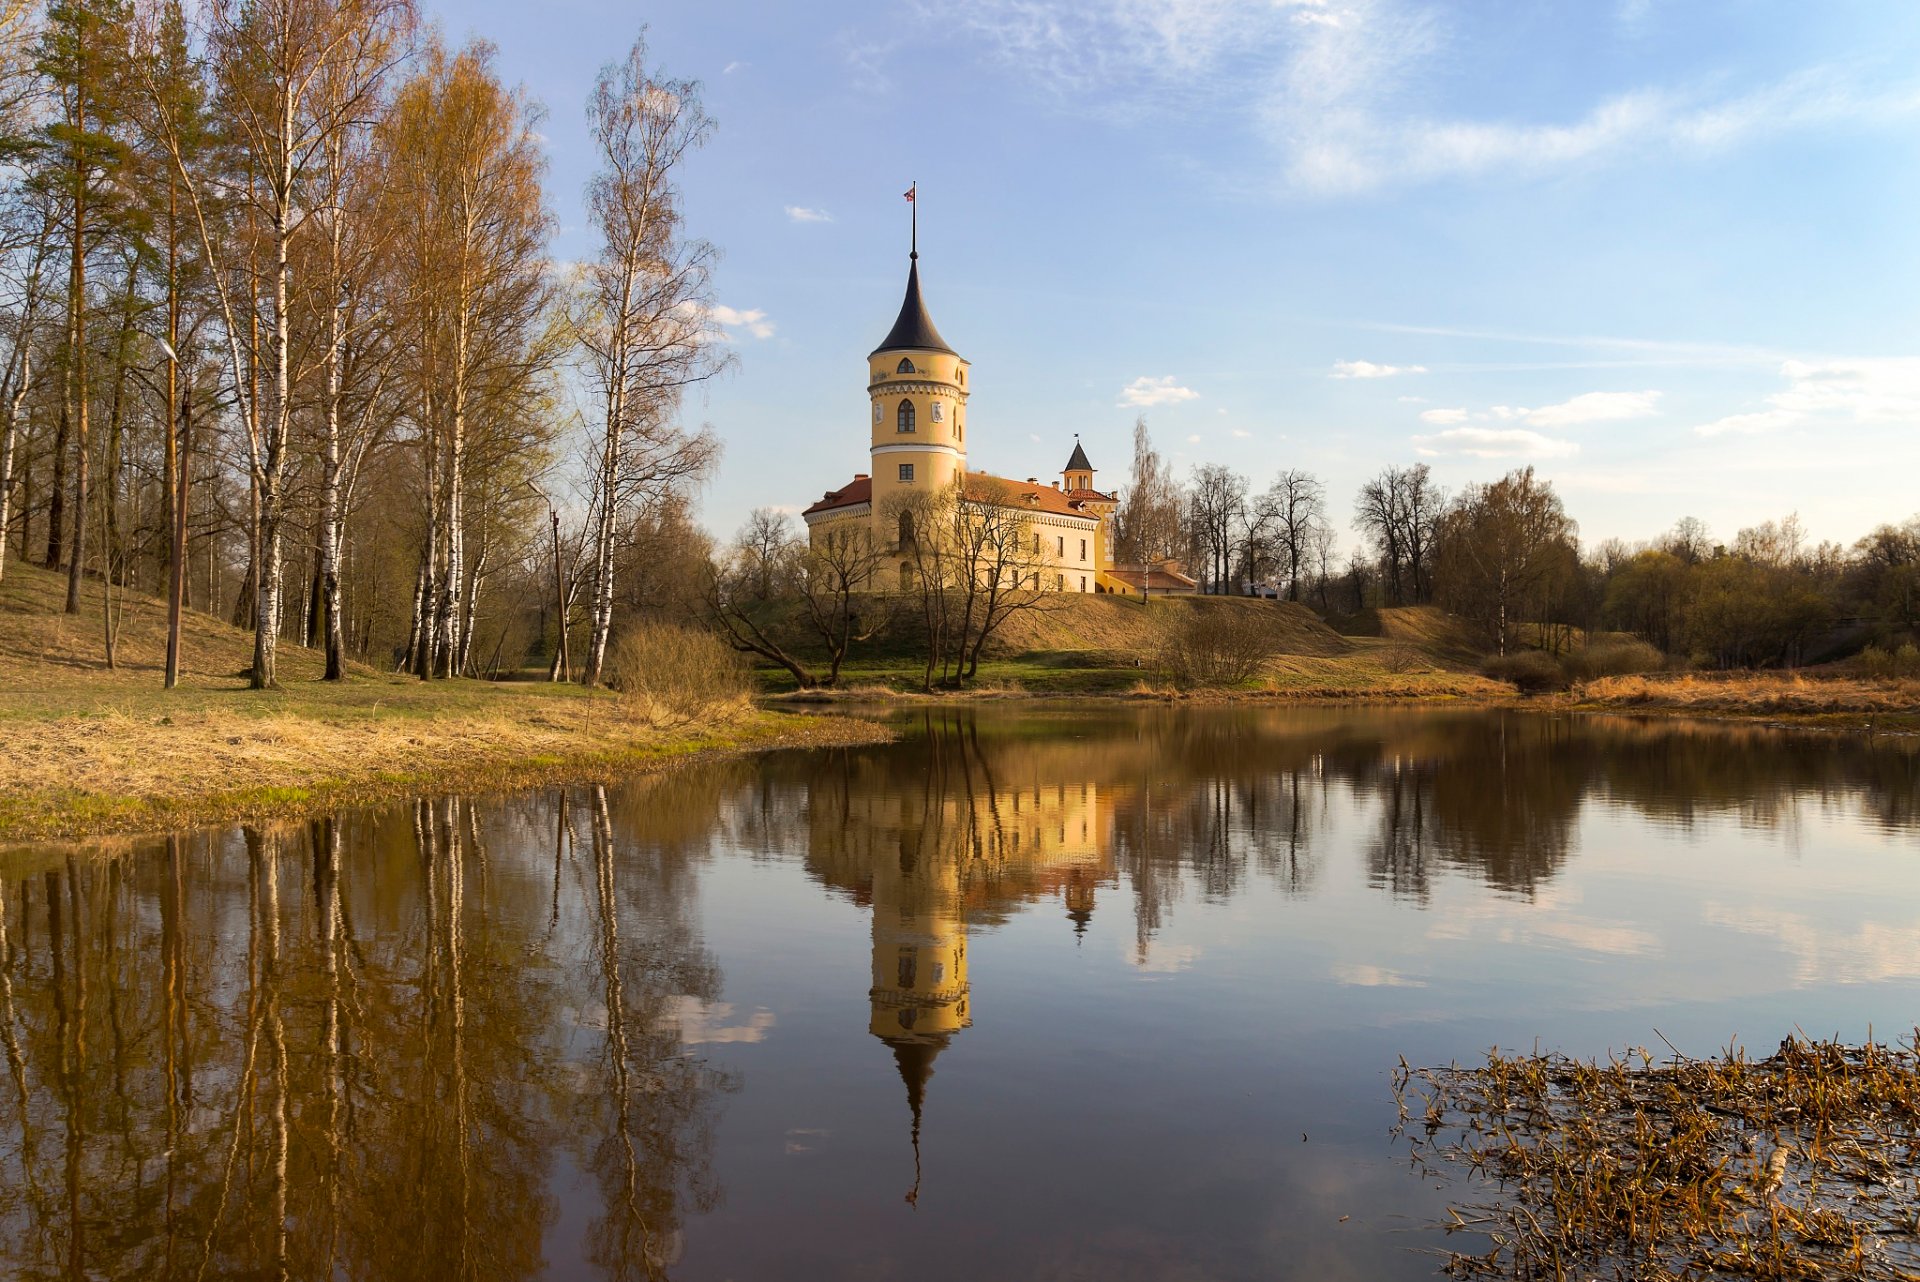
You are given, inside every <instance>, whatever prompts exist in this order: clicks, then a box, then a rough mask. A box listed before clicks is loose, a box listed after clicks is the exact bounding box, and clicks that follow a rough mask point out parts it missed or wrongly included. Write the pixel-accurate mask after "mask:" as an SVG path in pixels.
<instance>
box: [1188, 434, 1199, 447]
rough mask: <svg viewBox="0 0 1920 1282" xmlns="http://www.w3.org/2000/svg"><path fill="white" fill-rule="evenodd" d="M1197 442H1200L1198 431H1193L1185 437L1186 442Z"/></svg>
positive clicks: (1191, 443)
mask: <svg viewBox="0 0 1920 1282" xmlns="http://www.w3.org/2000/svg"><path fill="white" fill-rule="evenodd" d="M1199 443H1200V434H1199V433H1198V432H1196V433H1194V434H1193V435H1192V436H1189V437H1188V438H1187V444H1189V445H1198V444H1199Z"/></svg>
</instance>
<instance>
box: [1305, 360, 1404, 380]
mask: <svg viewBox="0 0 1920 1282" xmlns="http://www.w3.org/2000/svg"><path fill="white" fill-rule="evenodd" d="M1426 372H1427V367H1426V366H1425V365H1376V364H1374V363H1373V362H1372V361H1335V362H1334V363H1333V368H1332V369H1331V370H1329V371H1328V372H1327V377H1328V378H1398V377H1399V376H1400V375H1402V374H1424V373H1426Z"/></svg>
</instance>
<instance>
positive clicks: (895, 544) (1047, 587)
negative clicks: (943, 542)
mask: <svg viewBox="0 0 1920 1282" xmlns="http://www.w3.org/2000/svg"><path fill="white" fill-rule="evenodd" d="M919 258H920V254H919V251H918V250H917V249H916V250H915V251H914V253H913V254H912V256H911V257H910V259H909V260H908V266H907V295H906V298H905V299H904V300H903V301H902V302H901V304H900V315H899V317H898V318H897V319H896V320H895V321H894V322H893V328H892V329H891V330H889V331H888V332H887V336H886V337H885V338H884V339H882V340H881V342H880V346H878V347H876V348H874V350H873V352H872V353H871V354H870V355H869V356H868V357H867V397H868V399H869V400H870V401H871V403H872V414H873V423H872V428H873V431H872V444H871V446H870V448H869V457H870V458H871V460H872V464H871V466H872V470H871V471H870V472H859V473H856V474H855V475H854V478H853V480H851V481H849V482H848V483H847V484H845V485H843V486H841V487H840V488H839V489H837V490H829V491H828V492H827V493H826V494H825V495H823V496H822V497H821V499H820V500H819V501H818V502H817V503H815V504H813V506H811V507H809V508H807V509H806V511H805V512H804V513H802V516H804V517H805V519H806V522H807V532H808V536H809V538H810V539H812V540H813V541H814V542H815V543H818V542H819V540H820V539H821V538H822V536H823V534H825V533H826V532H827V531H829V530H833V531H838V530H844V529H846V528H847V526H846V524H845V523H848V522H856V523H858V524H859V526H860V527H861V528H864V529H865V530H866V531H867V535H868V537H869V538H870V539H871V540H872V546H874V547H876V548H880V549H883V550H885V551H888V552H892V553H895V554H898V555H899V556H900V557H901V558H902V560H901V563H900V578H901V582H903V583H904V582H905V581H906V579H907V575H908V573H909V570H910V566H909V564H908V562H907V561H906V559H905V558H906V556H907V555H908V552H909V544H910V540H911V538H912V528H911V524H910V518H909V517H908V516H907V509H908V508H909V507H910V506H911V504H912V500H913V498H914V496H916V495H932V494H938V493H941V492H942V491H944V490H947V489H949V488H956V489H957V490H958V493H959V495H960V497H961V498H962V499H963V500H964V501H965V502H966V503H967V504H968V506H969V507H971V508H974V509H976V510H979V509H984V508H1000V509H1012V510H1013V511H1014V512H1016V513H1017V514H1018V519H1019V521H1020V524H1021V528H1022V530H1023V531H1024V532H1028V533H1029V535H1030V537H1032V538H1033V540H1034V543H1033V546H1032V550H1031V556H1030V558H1029V559H1028V560H1027V561H1026V565H1028V566H1030V567H1032V571H1031V572H1032V573H1033V575H1034V576H1035V578H1036V579H1037V582H1035V583H1032V584H1030V585H1029V584H1023V585H1021V586H1033V587H1038V588H1040V589H1041V590H1043V591H1049V592H1120V593H1125V592H1133V591H1138V587H1137V585H1134V584H1130V583H1127V582H1125V581H1123V580H1122V579H1120V578H1118V577H1116V576H1115V574H1114V566H1113V550H1112V521H1111V518H1112V516H1113V512H1114V509H1115V508H1116V507H1117V506H1118V501H1117V500H1116V499H1115V498H1114V496H1113V495H1111V494H1106V493H1102V492H1101V491H1099V490H1096V489H1095V488H1094V487H1093V475H1094V468H1093V464H1092V463H1091V462H1089V461H1088V459H1087V452H1086V450H1085V449H1083V448H1082V447H1081V445H1080V442H1079V439H1078V437H1076V438H1075V439H1074V444H1073V453H1072V455H1071V456H1070V457H1069V458H1068V459H1067V465H1066V467H1064V468H1063V469H1061V472H1060V479H1059V480H1058V481H1049V482H1041V481H1038V480H1035V479H1033V478H1031V477H1029V478H1028V479H1027V480H1025V481H1015V480H1009V479H1007V478H1005V477H997V476H991V475H989V474H987V473H985V472H969V471H968V470H967V393H968V378H969V374H970V371H971V366H969V365H968V363H967V361H966V360H965V359H964V358H963V357H961V355H960V354H959V353H958V352H956V351H954V350H953V348H952V347H951V346H949V345H948V343H947V340H946V339H944V338H942V337H941V336H940V331H939V330H937V329H935V328H934V325H933V318H932V317H931V316H929V315H928V314H927V307H926V303H925V302H924V301H923V300H922V298H921V296H920V263H919ZM1023 577H1024V572H1023ZM886 581H887V580H886V578H885V577H884V576H883V577H882V579H881V582H882V583H885V582H886Z"/></svg>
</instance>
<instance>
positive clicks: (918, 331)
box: [871, 254, 960, 356]
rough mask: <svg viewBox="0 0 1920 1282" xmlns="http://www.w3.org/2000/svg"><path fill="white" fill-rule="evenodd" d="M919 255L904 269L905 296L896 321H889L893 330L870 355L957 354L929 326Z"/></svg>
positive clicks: (888, 332) (937, 331) (938, 333)
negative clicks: (922, 296) (907, 351)
mask: <svg viewBox="0 0 1920 1282" xmlns="http://www.w3.org/2000/svg"><path fill="white" fill-rule="evenodd" d="M919 259H920V255H918V254H915V255H914V256H913V260H912V262H911V265H910V266H908V268H907V296H906V298H904V299H902V300H901V303H900V316H899V319H897V320H895V321H894V322H893V328H892V329H890V330H888V331H887V336H886V337H885V338H883V339H881V340H880V346H878V347H876V348H874V349H873V351H872V353H871V355H875V356H877V355H879V354H880V353H881V352H894V351H899V350H900V349H902V348H910V349H912V350H913V351H916V352H945V353H947V354H948V355H949V356H958V355H959V354H960V353H958V352H956V351H954V350H953V349H952V348H951V347H948V346H947V340H946V339H944V338H942V337H940V331H939V330H937V329H935V328H934V327H933V317H931V316H929V315H927V305H926V304H925V303H924V302H922V301H921V300H920V262H919Z"/></svg>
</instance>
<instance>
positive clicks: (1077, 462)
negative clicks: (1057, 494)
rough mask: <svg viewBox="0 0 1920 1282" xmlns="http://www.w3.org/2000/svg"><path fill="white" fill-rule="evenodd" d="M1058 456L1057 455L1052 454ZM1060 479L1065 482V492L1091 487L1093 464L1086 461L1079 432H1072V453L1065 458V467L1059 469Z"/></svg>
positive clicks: (1085, 453)
mask: <svg viewBox="0 0 1920 1282" xmlns="http://www.w3.org/2000/svg"><path fill="white" fill-rule="evenodd" d="M1054 457H1055V458H1058V457H1059V455H1057V454H1056V455H1054ZM1060 479H1061V480H1063V481H1064V482H1066V487H1067V493H1069V494H1071V493H1073V492H1074V491H1075V490H1090V489H1092V488H1093V464H1092V463H1090V462H1088V461H1087V451H1086V450H1085V449H1084V448H1083V447H1082V446H1081V444H1080V434H1079V433H1078V432H1075V433H1074V434H1073V454H1072V456H1071V457H1070V458H1068V459H1067V465H1066V467H1064V468H1062V469H1061V471H1060Z"/></svg>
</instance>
